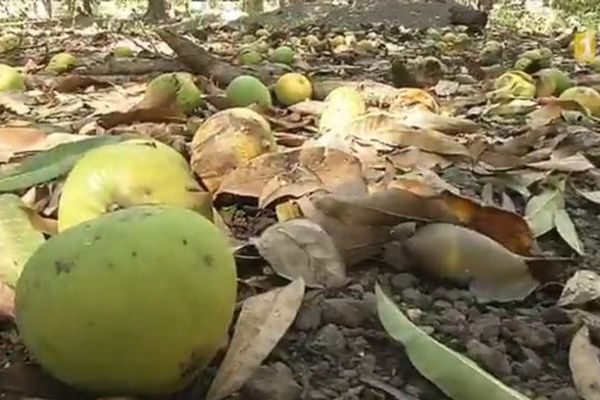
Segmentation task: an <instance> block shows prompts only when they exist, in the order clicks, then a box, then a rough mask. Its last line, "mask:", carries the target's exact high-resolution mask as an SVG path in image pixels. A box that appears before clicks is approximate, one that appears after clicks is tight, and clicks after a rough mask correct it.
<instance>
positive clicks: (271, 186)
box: [215, 147, 367, 207]
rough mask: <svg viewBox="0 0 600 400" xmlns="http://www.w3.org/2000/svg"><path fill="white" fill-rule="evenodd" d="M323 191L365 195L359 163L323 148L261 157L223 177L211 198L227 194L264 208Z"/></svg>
mask: <svg viewBox="0 0 600 400" xmlns="http://www.w3.org/2000/svg"><path fill="white" fill-rule="evenodd" d="M323 189H324V190H327V191H330V192H332V193H356V194H362V193H366V191H367V186H366V183H365V180H364V178H363V175H362V166H361V163H360V161H359V160H358V159H357V158H356V157H354V156H351V155H349V154H346V153H344V152H341V151H339V150H334V149H327V148H325V147H302V148H299V149H290V150H286V151H282V152H279V153H271V154H263V155H262V156H259V157H256V158H254V159H252V160H251V161H249V162H248V163H246V164H244V165H242V166H240V167H239V168H237V169H235V170H234V171H232V172H231V173H230V174H229V175H227V177H225V179H223V182H222V183H221V186H220V187H219V190H217V192H216V193H215V196H218V195H221V194H225V193H228V194H233V195H236V196H244V197H253V198H257V199H259V205H260V206H261V207H266V206H268V205H269V204H271V203H273V202H274V201H276V200H278V199H281V198H284V197H294V198H299V197H302V196H304V195H307V194H310V193H313V192H315V191H317V190H323Z"/></svg>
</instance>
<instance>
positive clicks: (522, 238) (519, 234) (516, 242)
mask: <svg viewBox="0 0 600 400" xmlns="http://www.w3.org/2000/svg"><path fill="white" fill-rule="evenodd" d="M441 198H442V199H443V201H444V203H445V204H446V205H447V206H448V208H449V209H450V210H451V211H452V212H453V213H454V215H456V217H457V218H458V219H459V220H460V221H461V222H462V223H463V224H465V225H466V226H468V227H469V228H471V229H474V230H476V231H477V232H480V233H483V234H484V235H486V236H488V237H490V238H492V239H494V240H495V241H497V242H498V243H500V244H502V245H503V246H504V247H506V248H507V249H508V250H510V251H512V252H514V253H517V254H520V255H523V256H528V255H531V251H532V248H533V233H532V232H531V230H530V228H529V225H528V224H527V221H526V220H525V219H523V218H522V217H521V216H520V215H518V214H516V213H514V212H511V211H509V210H503V209H501V208H498V207H495V206H493V205H482V204H479V203H478V202H477V201H475V200H473V199H469V198H467V197H463V196H459V195H457V194H454V193H450V192H444V193H443V194H442V195H441Z"/></svg>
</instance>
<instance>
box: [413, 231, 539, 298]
mask: <svg viewBox="0 0 600 400" xmlns="http://www.w3.org/2000/svg"><path fill="white" fill-rule="evenodd" d="M404 246H405V248H406V249H407V250H408V252H409V255H410V256H412V257H413V258H414V260H415V262H416V265H417V266H418V267H420V268H422V269H424V270H426V271H428V272H429V273H431V274H433V275H435V276H438V277H441V278H447V279H451V280H454V281H458V282H464V281H470V282H471V291H473V293H474V294H475V296H476V297H477V299H478V300H479V301H481V302H487V301H502V302H503V301H513V300H522V299H524V298H525V297H527V296H528V295H529V294H530V293H531V292H532V291H533V290H534V289H535V288H536V287H537V286H538V285H539V282H537V281H536V280H535V279H534V278H533V277H532V276H531V275H530V273H529V267H528V266H527V264H526V263H525V260H524V259H523V258H522V257H520V256H519V255H517V254H515V253H512V252H510V251H509V250H508V249H506V248H505V247H504V246H502V245H501V244H499V243H497V242H496V241H494V240H492V239H490V238H489V237H487V236H485V235H482V234H480V233H478V232H476V231H474V230H471V229H467V228H465V227H462V226H458V225H452V224H443V223H441V224H430V225H426V226H424V227H422V228H420V229H419V230H417V232H416V233H415V234H414V235H413V236H412V237H410V238H409V239H407V240H405V241H404Z"/></svg>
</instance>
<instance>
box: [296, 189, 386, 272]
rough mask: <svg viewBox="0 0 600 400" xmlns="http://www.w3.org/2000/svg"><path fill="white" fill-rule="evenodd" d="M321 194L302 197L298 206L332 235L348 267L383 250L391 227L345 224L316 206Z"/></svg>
mask: <svg viewBox="0 0 600 400" xmlns="http://www.w3.org/2000/svg"><path fill="white" fill-rule="evenodd" d="M320 196H321V195H317V194H315V195H313V196H312V197H311V198H308V197H302V198H300V199H298V201H297V203H298V206H300V209H301V210H302V214H303V215H304V216H305V217H306V218H308V219H310V220H311V221H313V222H315V223H317V224H319V225H320V226H321V228H323V230H325V231H326V232H327V233H328V234H329V236H331V238H332V239H333V241H334V243H335V246H336V248H337V249H338V250H339V252H340V253H341V254H342V257H343V258H344V261H345V263H346V266H347V267H350V266H353V265H356V264H358V263H360V262H362V261H364V260H367V259H369V258H371V257H373V256H375V255H376V254H378V253H379V252H381V250H382V248H383V245H384V244H385V243H386V242H387V241H388V240H389V237H390V229H389V227H385V226H369V225H364V224H344V223H343V222H341V221H339V220H337V219H335V218H332V217H329V216H327V215H325V214H324V213H323V212H322V211H321V210H319V209H318V208H317V207H316V206H315V203H314V202H315V201H316V200H318V198H319V197H320Z"/></svg>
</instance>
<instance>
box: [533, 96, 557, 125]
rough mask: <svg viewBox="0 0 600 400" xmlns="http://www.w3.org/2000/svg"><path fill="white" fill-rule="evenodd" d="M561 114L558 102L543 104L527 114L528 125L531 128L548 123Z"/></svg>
mask: <svg viewBox="0 0 600 400" xmlns="http://www.w3.org/2000/svg"><path fill="white" fill-rule="evenodd" d="M561 116H562V108H561V107H560V104H558V103H556V102H553V103H549V104H545V105H543V106H542V107H540V108H538V109H537V110H534V111H532V112H531V113H530V114H529V125H530V126H531V127H532V128H539V127H542V126H546V125H550V124H551V123H553V122H554V121H557V120H559V119H560V118H561Z"/></svg>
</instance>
